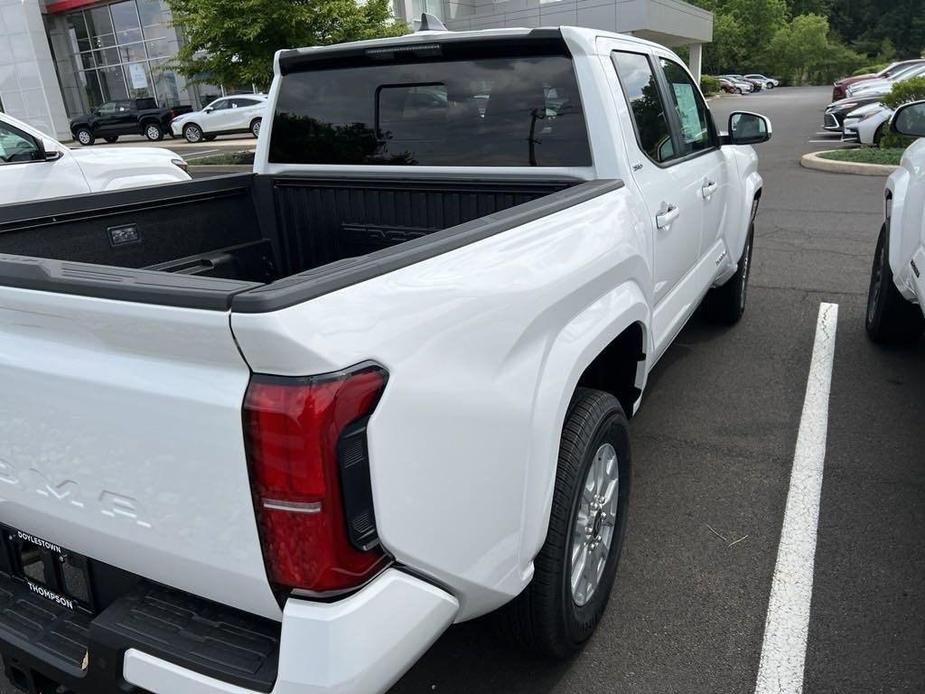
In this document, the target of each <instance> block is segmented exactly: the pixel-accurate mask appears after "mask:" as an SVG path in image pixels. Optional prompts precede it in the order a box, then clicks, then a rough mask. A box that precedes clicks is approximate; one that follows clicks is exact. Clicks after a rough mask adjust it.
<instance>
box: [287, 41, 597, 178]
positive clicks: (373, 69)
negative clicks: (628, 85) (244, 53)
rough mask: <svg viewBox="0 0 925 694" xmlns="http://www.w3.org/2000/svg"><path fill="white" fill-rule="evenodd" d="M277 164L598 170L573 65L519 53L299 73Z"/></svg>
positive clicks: (291, 79) (290, 88)
mask: <svg viewBox="0 0 925 694" xmlns="http://www.w3.org/2000/svg"><path fill="white" fill-rule="evenodd" d="M270 161H271V162H274V163H280V164H354V165H356V164H365V165H389V164H392V165H404V166H409V165H410V166H415V165H417V166H546V167H549V166H590V165H591V151H590V147H589V145H588V135H587V129H586V127H585V117H584V111H583V110H582V105H581V99H580V97H579V93H578V85H577V83H576V80H575V72H574V69H573V66H572V61H571V58H569V57H567V56H563V55H517V56H512V57H491V58H484V59H467V60H440V61H427V62H420V63H417V62H406V63H401V64H380V65H375V64H372V65H369V64H367V65H361V66H355V67H345V68H339V69H338V68H333V69H332V68H330V67H327V68H325V69H316V70H305V71H302V72H294V73H290V74H288V75H286V77H285V78H284V79H283V82H282V85H281V87H280V94H279V100H278V103H277V110H276V113H275V115H274V122H273V134H272V139H271V142H270Z"/></svg>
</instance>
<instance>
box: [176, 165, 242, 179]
mask: <svg viewBox="0 0 925 694" xmlns="http://www.w3.org/2000/svg"><path fill="white" fill-rule="evenodd" d="M253 169H254V167H253V166H250V165H247V164H221V165H219V164H216V165H211V166H210V165H208V164H203V165H202V166H196V165H194V164H191V165H190V167H189V172H190V174H214V175H216V176H221V175H222V174H233V173H250V172H251V171H253Z"/></svg>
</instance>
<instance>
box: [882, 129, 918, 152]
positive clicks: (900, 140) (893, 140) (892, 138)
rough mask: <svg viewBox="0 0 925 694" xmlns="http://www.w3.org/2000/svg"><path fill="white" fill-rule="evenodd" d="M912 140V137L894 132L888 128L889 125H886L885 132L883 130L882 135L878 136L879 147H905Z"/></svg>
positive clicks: (913, 140)
mask: <svg viewBox="0 0 925 694" xmlns="http://www.w3.org/2000/svg"><path fill="white" fill-rule="evenodd" d="M913 142H915V138H914V137H907V136H906V135H900V134H898V133H894V132H892V131H891V130H889V126H887V130H886V132H884V133H883V137H881V138H880V149H897V148H898V149H905V148H906V147H908V146H909V145H911V144H912V143H913Z"/></svg>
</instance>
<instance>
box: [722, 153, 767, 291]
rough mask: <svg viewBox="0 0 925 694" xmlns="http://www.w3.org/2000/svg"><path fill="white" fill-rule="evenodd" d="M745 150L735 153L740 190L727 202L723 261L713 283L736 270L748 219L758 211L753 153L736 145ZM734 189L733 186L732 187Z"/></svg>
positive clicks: (760, 183) (758, 176) (758, 179)
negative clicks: (723, 267)
mask: <svg viewBox="0 0 925 694" xmlns="http://www.w3.org/2000/svg"><path fill="white" fill-rule="evenodd" d="M738 149H743V150H746V151H747V152H748V155H747V156H746V155H744V153H741V154H739V155H737V160H738V161H737V164H738V170H739V174H740V175H741V174H743V173H744V174H745V175H744V176H743V177H742V179H741V180H742V182H741V188H740V191H739V192H738V193H737V194H736V198H737V202H736V203H735V204H731V205H730V222H729V224H728V225H727V227H726V239H725V240H726V251H727V259H728V262H727V265H726V267H725V269H724V270H723V272H722V273H720V275H718V276H717V278H716V281H715V282H714V283H713V284H714V286H717V287H718V286H721V285H723V284H725V283H726V282H727V281H729V279H730V278H731V277H732V276H733V275H734V274H735V273H736V270H737V269H738V267H739V259H740V258H741V257H742V252H743V251H744V250H745V240H746V239H747V238H748V233H749V230H750V229H751V224H752V221H753V220H754V218H755V215H757V214H758V200H759V199H760V198H761V190H762V186H763V185H764V182H763V180H762V178H761V174H759V173H758V171H757V164H758V160H757V156H756V155H755V152H754V150H753V149H752V148H751V147H747V148H744V147H743V148H738ZM733 190H734V189H733Z"/></svg>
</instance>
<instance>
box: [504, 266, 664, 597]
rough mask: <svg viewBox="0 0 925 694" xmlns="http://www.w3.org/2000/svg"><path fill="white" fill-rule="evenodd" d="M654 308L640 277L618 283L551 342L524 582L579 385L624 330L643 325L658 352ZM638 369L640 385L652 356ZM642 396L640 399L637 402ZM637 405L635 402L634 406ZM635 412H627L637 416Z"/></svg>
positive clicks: (532, 471)
mask: <svg viewBox="0 0 925 694" xmlns="http://www.w3.org/2000/svg"><path fill="white" fill-rule="evenodd" d="M650 320H651V313H650V311H649V302H648V301H647V300H646V295H645V293H644V292H643V290H642V289H641V288H640V286H639V284H637V282H635V281H629V282H625V283H623V284H620V285H618V286H617V287H615V288H614V289H613V290H612V291H609V292H607V293H606V294H604V295H603V296H601V298H600V299H598V300H597V301H595V302H594V303H593V304H591V305H590V306H588V307H587V308H586V309H585V310H584V311H582V312H581V313H579V314H578V315H577V316H575V318H574V319H573V320H572V321H571V322H570V323H568V324H567V325H566V326H565V327H564V328H563V330H562V331H561V332H560V333H559V335H558V336H557V338H556V340H555V341H554V342H553V343H552V345H551V348H550V350H549V354H548V355H547V357H546V360H545V364H544V368H543V371H542V374H541V376H540V379H539V383H538V386H537V395H536V404H535V407H534V412H535V414H536V416H535V418H534V422H533V441H534V443H533V450H534V451H535V452H536V453H535V455H534V456H531V458H532V459H533V460H534V464H533V465H531V466H530V467H529V468H528V470H527V476H526V480H525V485H524V501H523V508H524V517H523V529H524V530H523V536H522V544H521V568H522V576H523V582H524V585H526V584H527V583H528V582H529V580H530V577H531V576H532V574H533V558H534V557H535V556H536V555H537V553H538V552H539V551H540V548H541V547H542V546H543V542H544V541H545V540H546V532H547V530H548V528H549V517H550V514H551V511H552V498H553V492H554V490H555V482H556V468H557V466H558V453H559V441H560V437H561V435H562V427H563V426H564V424H565V416H566V413H567V410H568V406H569V403H570V402H571V399H572V395H573V394H574V392H575V388H576V387H577V386H578V381H579V379H580V378H581V375H582V374H583V373H584V371H585V369H587V368H588V366H589V365H590V364H591V362H593V361H594V359H595V358H596V357H597V356H598V355H599V354H600V353H601V352H603V351H604V349H605V348H606V347H607V346H608V345H609V344H610V343H611V342H613V340H615V339H616V338H617V337H618V336H619V335H620V334H621V333H623V332H624V331H625V330H626V329H628V328H629V327H630V326H632V325H633V324H638V325H640V326H642V332H643V344H642V349H643V351H644V352H645V355H651V354H653V345H652V344H651V331H650V330H649V328H648V326H649V325H650ZM645 355H643V358H642V359H641V360H640V361H639V364H638V367H637V369H636V387H637V388H638V389H639V391H640V393H641V392H642V390H643V389H644V387H645V381H646V376H647V374H648V368H647V365H648V359H647V358H646V356H645ZM638 402H639V401H638V400H637V402H636V404H637V405H638ZM634 410H635V407H634ZM633 413H634V412H632V411H630V412H627V413H626V414H627V416H632V415H633Z"/></svg>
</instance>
